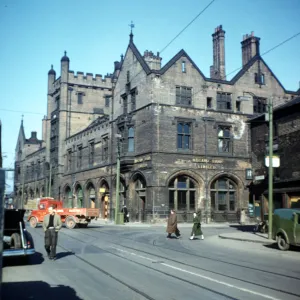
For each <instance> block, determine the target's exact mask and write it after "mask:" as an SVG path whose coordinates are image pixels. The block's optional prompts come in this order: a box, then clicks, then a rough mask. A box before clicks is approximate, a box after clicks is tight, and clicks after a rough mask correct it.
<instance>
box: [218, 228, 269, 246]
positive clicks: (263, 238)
mask: <svg viewBox="0 0 300 300" xmlns="http://www.w3.org/2000/svg"><path fill="white" fill-rule="evenodd" d="M219 238H221V239H228V240H236V241H243V242H252V243H261V244H274V243H275V241H274V240H269V239H268V234H266V233H257V232H243V231H237V232H226V233H222V234H219Z"/></svg>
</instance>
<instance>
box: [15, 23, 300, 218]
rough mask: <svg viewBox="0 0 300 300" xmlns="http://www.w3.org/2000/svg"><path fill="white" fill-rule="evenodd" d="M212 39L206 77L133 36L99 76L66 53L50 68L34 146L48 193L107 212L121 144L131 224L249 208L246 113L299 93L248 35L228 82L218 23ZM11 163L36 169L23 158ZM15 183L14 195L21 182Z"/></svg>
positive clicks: (181, 56) (183, 58)
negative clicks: (57, 67)
mask: <svg viewBox="0 0 300 300" xmlns="http://www.w3.org/2000/svg"><path fill="white" fill-rule="evenodd" d="M212 37H213V66H212V67H211V68H210V73H211V76H210V78H208V77H206V76H205V75H204V74H203V73H202V71H201V70H200V69H199V67H198V66H197V65H196V64H195V63H194V62H193V60H192V59H191V58H190V57H189V55H188V54H187V53H186V52H185V51H184V50H180V51H179V52H178V53H177V54H176V55H175V56H174V57H173V58H172V59H171V60H170V61H168V62H167V63H166V64H165V65H164V66H162V65H161V61H162V58H161V57H160V54H159V53H156V54H154V53H153V52H152V51H148V50H147V51H145V52H144V54H143V55H142V54H141V53H140V52H139V50H138V49H137V47H136V46H135V44H134V42H133V34H132V33H131V34H130V40H129V45H128V47H127V50H126V53H125V55H124V57H123V56H122V57H121V61H120V62H118V61H116V62H115V68H114V73H113V74H110V75H108V76H107V77H106V78H104V79H102V78H101V77H98V76H97V75H96V77H95V78H94V77H92V75H89V74H87V75H86V76H83V74H82V73H80V72H78V73H77V75H76V76H75V75H74V73H73V72H72V71H69V62H70V61H69V59H68V57H67V56H66V55H65V56H64V57H63V58H62V60H61V77H59V78H58V79H56V77H55V76H56V75H55V72H54V70H53V69H51V70H50V71H49V74H48V107H47V117H45V118H44V121H43V124H44V126H43V128H44V130H43V137H42V140H43V143H42V146H43V145H44V148H42V146H41V148H40V149H39V150H37V151H36V152H35V153H38V152H39V151H40V152H43V151H44V152H43V154H41V156H43V158H44V159H45V162H47V163H48V164H47V163H46V164H45V165H46V166H47V167H46V170H45V172H44V181H45V178H48V181H49V180H50V174H49V173H50V170H51V180H50V194H51V195H53V197H55V198H59V199H62V200H63V201H64V203H65V205H66V206H77V207H78V206H91V207H100V208H101V216H102V217H106V216H108V217H113V215H114V209H115V205H114V204H115V186H116V157H117V155H116V154H117V151H119V153H120V160H121V183H120V197H121V203H124V204H126V205H127V207H128V208H129V211H130V219H131V220H132V221H149V220H151V219H156V218H164V217H165V216H166V215H167V214H168V211H169V208H171V207H174V208H175V209H176V210H177V211H178V215H179V218H180V220H190V218H191V214H192V212H194V211H195V210H196V209H199V208H200V209H202V211H203V213H204V215H205V216H206V217H207V218H208V220H210V219H211V218H213V219H214V220H215V221H223V220H235V219H236V218H237V215H238V212H239V210H240V209H241V208H246V207H247V205H248V201H249V191H248V185H249V184H250V183H251V180H252V177H251V143H250V131H249V124H248V123H247V120H248V118H249V116H253V114H258V113H262V112H264V111H265V108H266V101H267V99H268V97H271V96H272V97H273V99H274V104H275V105H280V104H281V103H284V102H285V101H289V100H290V99H291V98H292V97H294V96H295V95H297V92H291V91H287V90H285V89H284V87H283V86H282V84H281V83H280V82H279V81H278V79H277V78H276V76H275V75H274V74H273V72H272V71H271V69H270V68H269V67H268V65H267V64H266V63H265V61H264V60H263V59H262V58H261V56H260V54H259V42H260V39H259V38H258V37H255V36H254V34H253V33H252V34H250V35H245V36H244V38H243V41H242V43H241V44H242V58H243V60H242V62H243V65H242V68H241V70H240V71H239V72H238V73H237V74H236V75H235V76H234V78H232V79H231V80H230V81H228V80H226V70H225V31H224V30H223V28H222V26H218V27H217V28H216V29H215V32H214V33H213V35H212ZM244 100H247V101H244ZM95 103H97V105H95ZM43 149H45V150H43ZM35 153H31V154H30V155H31V156H32V155H35ZM16 163H17V164H22V165H23V166H25V165H26V166H29V168H32V166H30V163H29V156H26V157H24V158H23V160H22V162H19V161H18V160H16ZM49 169H50V170H49ZM15 184H16V190H17V191H18V192H19V194H20V191H21V186H22V185H21V184H20V181H17V180H16V182H15ZM33 184H37V186H39V183H38V182H37V181H35V183H34V182H33V181H29V179H27V176H25V182H24V184H23V186H26V187H27V189H28V188H30V187H32V185H33ZM39 190H41V188H39Z"/></svg>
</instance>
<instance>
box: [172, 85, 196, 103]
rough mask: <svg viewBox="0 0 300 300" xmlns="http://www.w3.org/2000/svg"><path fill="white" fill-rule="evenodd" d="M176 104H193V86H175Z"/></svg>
mask: <svg viewBox="0 0 300 300" xmlns="http://www.w3.org/2000/svg"><path fill="white" fill-rule="evenodd" d="M175 98H176V105H180V106H189V107H190V106H193V88H192V87H190V86H183V85H176V86H175Z"/></svg>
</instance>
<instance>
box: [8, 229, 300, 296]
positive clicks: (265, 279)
mask: <svg viewBox="0 0 300 300" xmlns="http://www.w3.org/2000/svg"><path fill="white" fill-rule="evenodd" d="M28 230H29V231H30V232H31V233H32V235H33V237H34V240H35V248H36V251H37V253H36V255H35V256H34V257H32V258H31V260H30V264H29V265H18V264H16V263H14V264H13V263H12V262H10V261H9V262H6V265H5V266H4V268H3V281H4V284H3V299H6V300H8V299H71V300H73V299H74V300H75V299H84V300H89V299H91V300H93V299H95V300H96V299H97V300H99V299H112V300H115V299H128V300H129V299H130V300H132V299H155V300H166V299H170V300H171V299H172V300H173V299H178V300H179V299H180V300H181V299H191V300H192V299H205V300H210V299H241V300H246V299H256V300H257V299H273V300H276V299H282V300H290V299H291V300H292V299H299V297H300V269H299V266H300V251H299V250H296V251H288V252H282V251H279V250H277V249H274V248H272V247H270V246H269V247H266V246H264V245H261V244H255V243H247V242H239V241H230V240H222V239H219V238H218V236H217V235H218V234H219V233H221V232H224V231H226V232H230V231H234V230H236V229H234V228H230V227H227V226H225V227H223V228H222V227H219V228H216V227H212V228H204V229H203V230H204V233H205V239H204V240H203V241H202V240H193V241H190V240H189V239H188V238H189V233H190V230H191V228H188V227H182V228H181V233H182V238H180V239H175V238H174V239H166V233H165V228H163V227H155V228H154V227H151V228H147V227H128V226H126V225H124V226H122V225H120V226H99V225H94V226H91V227H89V228H86V229H74V230H68V229H66V228H63V229H62V230H61V231H60V233H59V245H58V248H57V250H58V255H57V257H58V259H57V260H56V261H50V260H48V259H47V258H46V256H45V251H44V245H43V236H44V235H43V231H42V228H41V227H38V228H36V229H32V228H28Z"/></svg>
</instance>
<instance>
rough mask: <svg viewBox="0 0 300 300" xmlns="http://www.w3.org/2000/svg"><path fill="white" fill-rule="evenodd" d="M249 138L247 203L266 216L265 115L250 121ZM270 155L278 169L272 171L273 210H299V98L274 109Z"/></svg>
mask: <svg viewBox="0 0 300 300" xmlns="http://www.w3.org/2000/svg"><path fill="white" fill-rule="evenodd" d="M250 127H251V136H252V143H251V148H252V168H253V175H254V178H253V179H254V180H253V182H252V183H251V185H250V194H251V197H250V199H251V200H250V201H251V202H252V203H253V204H254V205H255V206H256V207H258V208H260V211H261V214H262V215H263V214H265V213H266V214H267V213H268V180H269V179H268V168H267V167H266V166H265V156H266V155H268V152H269V126H268V122H266V121H265V116H264V115H260V116H257V117H256V118H253V119H251V120H250ZM273 127H274V129H273V155H274V156H278V157H279V158H280V166H279V167H278V168H273V170H274V181H273V208H274V209H276V208H290V207H292V208H300V97H297V98H295V99H293V100H291V101H288V102H287V103H286V104H283V105H281V106H279V107H277V108H275V109H274V114H273Z"/></svg>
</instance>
